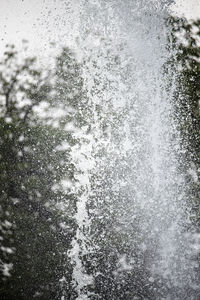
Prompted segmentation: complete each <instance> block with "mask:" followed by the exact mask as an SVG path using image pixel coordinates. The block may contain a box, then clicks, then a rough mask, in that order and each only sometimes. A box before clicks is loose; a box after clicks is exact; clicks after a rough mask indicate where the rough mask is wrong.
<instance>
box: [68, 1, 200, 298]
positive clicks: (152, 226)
mask: <svg viewBox="0 0 200 300" xmlns="http://www.w3.org/2000/svg"><path fill="white" fill-rule="evenodd" d="M171 2H172V1H165V0H160V1H159V0H148V1H147V0H134V1H130V0H125V1H124V0H115V1H111V0H108V1H103V0H88V1H86V0H85V1H84V0H82V1H79V2H78V5H77V7H78V10H79V12H80V29H79V39H78V41H77V43H78V47H77V48H78V49H79V55H80V59H82V62H83V77H84V84H85V89H86V90H87V97H88V99H89V104H90V106H91V108H92V116H91V120H92V127H91V130H90V134H86V133H84V134H85V137H83V135H82V138H83V139H84V140H85V141H86V142H85V145H84V144H83V146H82V148H81V149H74V151H73V153H74V163H76V165H77V164H79V165H80V170H82V173H81V175H79V177H80V176H81V178H77V179H78V180H79V181H80V182H81V183H80V190H81V191H82V194H81V196H80V197H79V200H78V202H77V213H76V216H75V218H76V222H77V232H76V236H75V237H74V240H73V242H72V249H71V250H70V257H71V260H72V264H73V265H74V271H73V279H74V286H75V288H76V291H77V298H76V299H77V300H78V299H79V300H83V299H93V298H92V297H95V292H91V287H92V286H94V285H95V282H97V277H98V276H99V274H100V272H99V271H98V272H97V271H93V272H90V273H88V270H87V267H85V263H84V260H85V257H86V256H88V257H92V255H93V254H94V253H100V252H101V248H103V247H104V249H105V247H107V245H106V246H105V244H108V247H111V246H112V247H113V249H114V250H113V252H116V253H117V254H116V255H117V256H118V262H116V265H115V266H114V267H113V266H112V270H113V271H112V274H114V276H115V278H116V280H117V278H120V276H121V274H122V273H123V272H124V271H126V270H128V271H130V270H133V269H134V268H137V269H140V268H142V267H141V265H142V263H143V264H145V270H147V271H146V274H147V275H146V276H148V278H147V282H150V283H153V282H154V281H156V280H158V278H161V280H162V282H165V286H166V290H165V293H164V296H162V293H161V292H160V291H159V287H158V286H159V284H158V285H157V289H155V288H154V291H153V294H151V295H147V296H146V298H133V297H134V295H132V297H130V298H126V299H169V300H175V299H178V300H179V299H197V298H198V296H195V295H197V294H195V295H194V296H192V295H189V294H188V293H189V292H188V290H190V288H191V285H192V284H193V285H194V282H195V274H194V270H193V263H192V261H191V258H190V256H191V255H190V249H189V246H188V245H189V240H188V235H186V234H185V232H186V230H187V228H188V227H190V224H189V221H188V218H187V207H186V188H185V179H184V175H183V174H181V172H180V171H179V163H180V162H179V153H180V143H181V140H180V137H179V134H178V131H177V129H176V121H175V112H174V108H173V101H175V99H174V91H175V90H176V75H177V74H173V72H172V70H170V68H168V71H167V72H164V65H166V64H167V61H168V59H169V57H170V56H172V55H174V56H175V55H176V53H175V50H173V49H172V47H171V50H169V49H168V48H169V47H168V48H167V44H168V45H169V41H168V38H169V36H170V28H169V27H167V25H166V23H167V22H166V19H167V17H168V13H169V12H168V9H169V6H170V4H171ZM169 79H170V85H169ZM77 153H78V154H77ZM77 155H79V157H77ZM88 207H89V208H90V209H88ZM91 207H92V208H91ZM102 227H103V230H102V229H101V230H100V229H99V228H102ZM119 232H120V234H121V236H122V241H120V242H118V244H120V243H121V247H120V246H119V245H118V244H116V243H115V238H114V237H115V235H117V234H118V233H119ZM118 235H119V234H118ZM112 243H113V244H112ZM111 244H112V245H111ZM124 245H125V246H124ZM127 247H128V250H127ZM137 251H139V253H140V258H137V257H136V256H137V255H136V252H137ZM141 261H142V263H141ZM90 264H95V262H93V261H92V258H91V259H90ZM95 272H96V273H95ZM105 273H106V272H105ZM100 275H101V276H103V275H104V274H100ZM105 276H106V275H105ZM102 278H103V277H102ZM141 285H142V280H141ZM142 289H145V287H144V286H143V287H142ZM93 290H94V288H93ZM89 291H90V292H89ZM96 297H97V295H96ZM188 297H189V298H188ZM195 297H196V298H195ZM94 299H98V297H97V298H94ZM100 299H103V298H100ZM110 299H112V298H110ZM116 299H117V298H116ZM119 299H121V298H119ZM124 299H125V298H124ZM113 300H114V298H113Z"/></svg>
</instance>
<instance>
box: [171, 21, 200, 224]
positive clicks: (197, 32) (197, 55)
mask: <svg viewBox="0 0 200 300" xmlns="http://www.w3.org/2000/svg"><path fill="white" fill-rule="evenodd" d="M170 21H171V24H172V26H173V42H174V44H175V45H176V48H177V56H176V61H175V62H174V67H175V68H177V66H179V78H178V89H177V90H176V92H175V95H174V102H175V103H177V105H176V109H177V116H178V127H179V129H180V133H181V138H182V146H183V154H182V157H183V161H184V166H183V168H184V171H185V172H187V174H188V175H187V179H188V194H189V197H188V199H190V200H189V201H190V204H189V205H190V207H192V210H193V214H191V215H192V216H193V217H192V218H193V220H194V224H195V225H196V224H197V223H198V224H199V225H200V214H199V212H200V201H199V199H200V192H199V191H200V189H199V188H200V181H199V175H200V156H199V153H200V47H199V43H200V20H196V21H187V20H186V19H177V18H172V19H171V20H170ZM176 99H178V101H177V100H176ZM191 204H192V205H191Z"/></svg>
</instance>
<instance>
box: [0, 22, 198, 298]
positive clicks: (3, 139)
mask: <svg viewBox="0 0 200 300" xmlns="http://www.w3.org/2000/svg"><path fill="white" fill-rule="evenodd" d="M172 23H173V24H172V26H173V28H174V39H176V40H178V41H179V37H180V33H181V35H182V36H183V37H184V43H179V44H178V45H179V46H178V56H177V57H176V59H174V58H173V60H172V64H174V67H175V68H176V66H181V68H180V75H179V89H177V90H176V92H175V94H174V101H179V103H178V105H177V125H178V127H179V130H180V133H181V136H182V141H183V145H184V146H183V148H184V149H185V148H186V152H184V154H183V157H182V159H183V161H184V163H185V166H182V167H183V168H185V170H190V171H189V172H188V187H189V189H188V194H189V196H190V197H188V198H189V199H190V201H191V202H192V205H191V207H192V210H193V212H194V213H193V219H194V224H197V223H198V222H200V215H199V208H200V207H199V206H200V201H199V197H200V195H199V179H198V175H199V171H200V156H199V153H200V105H199V101H200V48H199V45H198V38H199V39H200V21H197V22H195V23H194V24H188V23H187V22H186V21H185V20H174V19H173V20H172ZM194 26H195V29H196V33H195V34H194V33H193V28H194ZM176 34H178V37H177V38H175V36H176ZM178 99H179V100H178ZM180 104H181V105H180ZM56 112H58V113H56ZM52 115H53V117H52ZM91 119H92V113H91V108H90V107H89V105H88V103H87V97H86V91H85V90H84V88H83V79H82V77H81V66H80V64H78V62H77V61H76V59H75V57H74V56H73V54H72V53H71V52H70V50H69V49H67V48H64V49H63V50H62V51H61V53H60V55H58V57H57V58H56V61H55V68H54V70H53V71H52V70H50V71H48V70H40V69H39V68H38V67H37V65H36V59H35V58H27V56H26V54H25V58H23V57H22V54H19V53H17V52H16V50H15V48H14V46H8V47H7V51H6V52H5V53H4V56H3V58H2V59H1V64H0V186H1V188H0V191H1V192H0V236H1V238H0V270H1V281H0V299H5V300H29V299H30V300H31V299H40V300H55V299H61V296H62V295H65V296H66V299H72V300H73V299H74V298H73V296H72V295H73V293H74V291H73V286H72V279H71V277H72V266H71V263H70V261H69V258H68V256H67V251H68V250H69V249H70V247H71V241H72V238H73V236H74V234H75V230H76V224H75V221H74V218H73V216H74V214H75V211H76V201H77V198H76V197H77V195H76V194H75V193H74V192H73V190H72V189H71V188H70V187H69V188H68V187H67V188H66V187H65V188H63V187H62V180H63V179H67V180H68V181H69V182H70V183H71V184H72V185H74V184H75V183H76V181H77V179H76V176H75V174H76V172H78V170H76V165H75V164H74V162H73V161H72V157H71V149H72V147H73V146H74V145H76V144H77V143H81V140H79V139H78V138H76V137H75V136H74V135H73V127H75V128H81V127H83V126H86V125H87V126H88V131H89V129H90V124H89V122H90V121H89V120H91ZM182 165H184V164H182ZM105 184H107V186H108V187H109V182H107V183H105ZM96 188H98V186H96ZM108 190H109V188H108ZM99 193H100V189H99ZM111 196H112V195H111ZM91 203H92V201H91ZM63 205H64V207H63ZM109 213H110V212H109V211H108V212H106V214H107V215H106V216H107V218H106V219H105V220H102V224H101V225H102V226H99V224H98V226H97V228H95V226H94V228H93V230H95V231H96V232H97V233H98V236H99V237H100V235H101V234H102V232H103V234H104V242H102V241H101V240H100V242H99V244H100V245H101V249H100V250H99V251H98V252H97V253H95V254H94V255H93V257H88V258H85V266H86V269H87V271H88V272H91V273H93V274H94V276H95V274H97V273H98V276H96V278H95V286H94V287H93V290H94V292H95V293H96V294H99V295H101V296H99V298H98V299H102V300H106V299H109V300H112V299H113V300H114V299H123V300H126V299H127V300H129V299H131V296H132V295H133V294H134V295H137V296H138V297H139V299H143V298H144V297H147V299H153V300H155V295H154V291H155V288H158V287H159V288H160V287H161V286H162V287H163V293H165V287H164V283H162V282H159V280H158V281H157V283H149V282H148V278H149V274H148V270H147V267H146V266H145V264H144V265H139V261H140V252H139V250H138V253H137V255H135V253H131V249H132V245H129V244H128V243H127V242H124V241H125V239H126V236H120V234H118V233H116V234H115V236H114V237H113V232H112V224H110V223H109ZM104 222H105V223H104ZM133 239H134V236H133ZM127 240H128V237H127ZM107 241H109V243H107ZM123 243H124V244H123ZM112 246H113V247H112ZM118 248H119V252H120V251H121V252H123V253H125V254H126V258H127V259H129V258H130V259H131V257H133V256H135V262H136V263H135V265H136V266H138V267H137V268H134V269H132V270H128V271H127V272H123V274H122V275H120V276H119V277H118V279H116V277H115V276H114V274H113V272H114V270H115V266H116V264H117V261H118V257H117V255H116V253H115V252H113V249H118ZM90 259H91V260H90ZM89 261H93V264H92V265H90V264H89V263H88V264H87V262H89ZM160 290H161V291H162V288H161V289H160ZM161 296H162V295H161ZM70 297H71V298H70ZM91 299H92V298H91Z"/></svg>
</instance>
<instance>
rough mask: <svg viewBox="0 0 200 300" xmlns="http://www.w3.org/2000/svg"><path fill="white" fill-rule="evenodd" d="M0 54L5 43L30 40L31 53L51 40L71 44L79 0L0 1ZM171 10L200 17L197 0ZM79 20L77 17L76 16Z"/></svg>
mask: <svg viewBox="0 0 200 300" xmlns="http://www.w3.org/2000/svg"><path fill="white" fill-rule="evenodd" d="M0 4H1V6H0V7H1V9H0V32H1V35H0V38H1V40H0V53H2V52H3V51H4V47H5V44H7V43H14V44H16V45H19V46H20V43H21V40H22V39H27V40H29V42H30V48H31V49H32V51H33V52H38V51H42V52H43V54H45V50H46V48H49V42H50V41H55V42H56V41H59V44H60V43H62V42H63V44H65V45H69V46H70V45H71V44H73V40H74V38H76V35H77V34H78V31H77V26H78V24H77V22H74V21H73V20H74V18H76V13H77V5H78V0H0ZM173 10H174V11H176V12H177V13H178V14H184V15H185V16H186V17H187V18H198V17H200V0H176V5H174V6H173ZM76 20H78V17H77V19H76Z"/></svg>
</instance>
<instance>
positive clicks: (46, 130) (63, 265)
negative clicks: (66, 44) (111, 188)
mask: <svg viewBox="0 0 200 300" xmlns="http://www.w3.org/2000/svg"><path fill="white" fill-rule="evenodd" d="M63 51H64V52H63V53H62V54H61V56H60V58H58V59H57V62H58V64H57V65H56V74H54V73H53V72H51V73H50V72H48V71H46V70H45V72H42V71H41V70H39V69H38V68H37V67H36V64H35V62H36V59H35V58H27V55H26V58H24V59H23V57H22V55H19V53H17V51H16V50H15V48H14V46H8V47H7V50H6V52H5V53H4V57H3V60H2V61H1V70H0V97H1V98H0V101H1V103H0V123H1V127H0V143H1V145H0V155H1V162H0V177H1V182H0V185H1V227H0V230H1V233H2V234H1V235H2V238H1V240H2V241H1V243H2V244H1V261H2V263H1V265H2V267H1V270H2V273H3V276H2V278H1V289H0V298H1V299H33V298H36V299H60V298H59V297H61V296H62V294H63V291H62V289H64V290H65V294H67V293H70V291H71V285H70V282H71V279H70V278H71V265H70V263H69V259H68V258H67V251H68V249H69V248H70V244H71V239H72V236H73V234H74V230H75V229H76V226H75V223H74V220H73V215H74V213H75V202H76V197H75V193H73V192H72V190H71V188H70V186H71V182H73V181H75V179H74V176H73V172H74V168H75V167H74V164H73V163H72V162H71V159H70V146H72V145H74V144H75V142H76V139H74V138H73V134H72V131H73V130H74V129H75V126H76V124H78V122H79V123H80V122H82V120H81V117H79V115H78V116H76V117H75V114H76V113H77V112H76V109H75V108H76V105H77V102H78V101H80V95H79V96H77V95H78V93H79V90H80V89H81V86H80V85H79V83H77V86H76V81H80V79H79V77H76V78H75V77H73V74H72V77H71V78H69V77H68V78H64V83H65V86H64V87H62V93H63V94H61V85H58V83H59V82H60V79H61V77H62V76H65V74H64V73H63V72H64V71H63V70H59V67H60V64H59V63H60V61H61V60H63V61H65V57H64V56H65V53H66V50H63ZM70 60H71V61H72V57H71V58H70V57H69V60H68V61H67V60H66V63H68V64H69V63H70ZM72 64H75V65H73V66H71V70H72V69H73V68H74V70H75V72H77V68H78V67H77V64H76V63H75V60H74V61H73V62H72ZM75 75H76V76H78V73H76V74H74V76H75ZM56 78H57V79H56ZM65 80H66V82H65ZM70 80H72V81H73V80H74V81H73V82H71V81H70ZM51 81H53V82H54V83H55V85H54V86H52V85H51V84H52V82H51ZM70 87H71V88H70ZM75 87H76V90H75V89H74V88H75ZM78 89H79V90H78ZM58 91H59V92H58ZM73 91H74V94H73ZM63 96H65V97H67V99H70V101H71V102H70V103H69V102H65V100H66V99H63ZM75 102H76V103H75ZM63 103H64V106H63ZM73 103H74V104H73ZM61 108H62V113H61V110H60V109H61ZM67 108H68V110H66V109H67ZM79 112H82V110H79ZM52 113H53V116H52ZM72 115H73V116H74V117H73V120H72ZM76 120H77V121H76ZM72 121H74V123H76V124H75V125H74V128H73V130H72V128H71V122H72ZM67 124H68V127H66V126H67ZM69 124H70V126H69ZM11 254H13V255H11ZM11 267H12V270H10V272H9V269H11ZM10 275H11V276H10ZM5 277H9V278H8V279H7V280H5Z"/></svg>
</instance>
